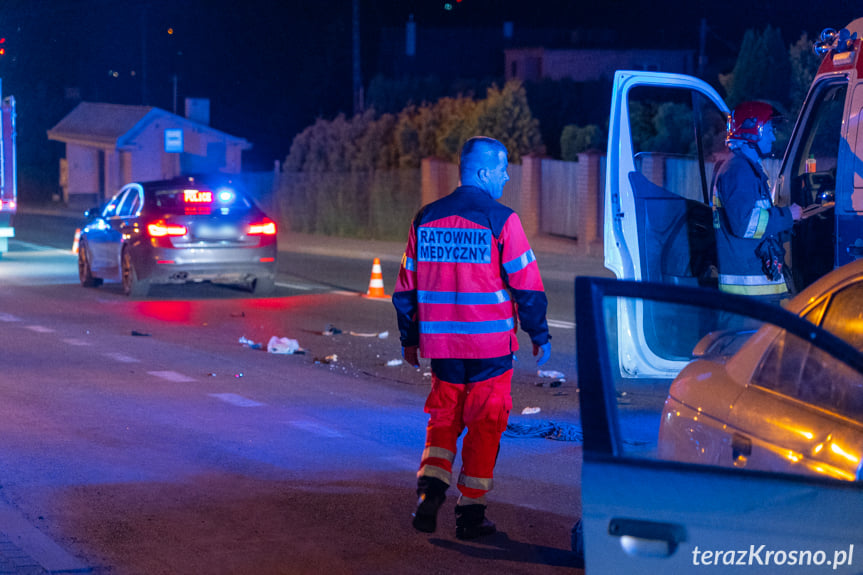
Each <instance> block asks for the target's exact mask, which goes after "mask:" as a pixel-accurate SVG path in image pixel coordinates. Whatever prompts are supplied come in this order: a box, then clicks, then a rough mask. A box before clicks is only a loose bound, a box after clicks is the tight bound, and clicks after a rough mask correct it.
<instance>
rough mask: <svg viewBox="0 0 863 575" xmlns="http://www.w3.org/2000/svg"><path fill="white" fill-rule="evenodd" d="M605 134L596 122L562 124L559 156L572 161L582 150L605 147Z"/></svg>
mask: <svg viewBox="0 0 863 575" xmlns="http://www.w3.org/2000/svg"><path fill="white" fill-rule="evenodd" d="M605 142H606V135H605V133H604V132H603V131H602V128H600V127H599V126H597V125H596V124H590V125H589V126H576V125H575V124H570V125H568V126H564V128H563V132H561V134H560V157H561V159H562V160H566V161H568V162H573V161H575V160H576V159H577V157H578V154H581V153H582V152H599V151H602V150H604V149H605Z"/></svg>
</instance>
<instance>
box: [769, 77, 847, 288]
mask: <svg viewBox="0 0 863 575" xmlns="http://www.w3.org/2000/svg"><path fill="white" fill-rule="evenodd" d="M855 106H856V107H857V109H858V112H859V108H860V107H861V106H863V89H861V88H860V87H858V88H857V89H856V90H855V91H854V94H853V96H852V93H851V90H850V89H849V79H848V76H847V74H844V73H840V74H833V75H829V76H826V77H824V78H821V79H820V80H818V81H816V82H815V83H814V84H813V86H812V88H811V89H810V90H809V95H808V97H807V99H806V102H805V103H804V105H803V109H802V111H801V113H800V117H799V120H798V122H797V124H796V126H795V128H794V132H793V134H792V137H791V140H790V143H789V146H788V150H787V152H786V154H785V158H784V161H783V164H782V169H781V172H780V173H779V176H778V179H777V186H776V194H777V198H778V201H779V203H781V204H790V203H792V202H793V203H796V204H798V205H800V206H802V207H803V209H804V217H803V218H802V219H801V220H800V221H799V222H797V223H796V224H795V226H794V233H793V234H792V235H791V238H790V242H791V257H792V260H791V271H792V276H793V281H794V287H795V288H796V289H797V290H798V291H799V290H802V289H803V288H805V287H806V286H808V285H809V284H811V283H812V282H814V281H815V280H816V279H818V278H819V277H821V276H823V275H824V274H825V273H827V272H829V271H831V270H832V269H834V268H835V267H839V266H840V265H842V264H845V263H848V262H850V261H852V260H854V259H855V258H856V257H859V256H861V255H863V239H860V240H859V241H858V238H863V217H861V215H863V199H861V197H860V194H858V193H854V186H855V185H859V186H863V184H860V182H861V181H863V179H860V178H859V177H855V176H854V172H855V169H859V163H860V160H859V159H858V158H857V157H856V156H855V154H854V153H853V152H852V151H851V148H850V146H849V144H850V143H851V142H850V141H849V138H850V140H855V139H856V132H857V126H858V124H859V121H858V113H856V112H853V110H854V107H855ZM849 115H850V116H851V117H852V118H853V122H847V121H845V118H848V117H849ZM851 124H853V126H851ZM861 149H863V148H861ZM855 165H856V166H857V168H855ZM837 234H838V235H837ZM858 251H859V253H858Z"/></svg>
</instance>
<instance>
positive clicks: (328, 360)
mask: <svg viewBox="0 0 863 575" xmlns="http://www.w3.org/2000/svg"><path fill="white" fill-rule="evenodd" d="M338 361H339V356H338V355H336V354H332V355H328V356H326V357H324V358H320V357H316V358H315V363H322V364H324V365H327V364H330V363H337V362H338Z"/></svg>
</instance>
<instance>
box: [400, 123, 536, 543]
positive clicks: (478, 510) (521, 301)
mask: <svg viewBox="0 0 863 575" xmlns="http://www.w3.org/2000/svg"><path fill="white" fill-rule="evenodd" d="M459 175H460V179H461V185H460V186H459V187H458V188H456V189H455V191H453V192H452V193H451V194H449V195H448V196H446V197H444V198H442V199H440V200H437V201H435V202H432V203H431V204H428V205H426V206H425V207H423V208H422V209H421V210H420V211H419V213H418V214H417V215H416V217H415V218H414V220H413V224H412V226H411V229H410V232H409V235H408V242H407V247H406V249H405V254H404V257H403V259H402V265H401V268H400V270H399V276H398V281H397V284H396V288H395V290H394V293H393V305H394V306H395V308H396V313H397V316H398V324H399V331H400V333H401V343H402V346H403V347H402V353H403V355H404V357H405V359H406V361H407V362H408V363H410V364H411V365H413V366H415V367H419V355H422V357H425V358H429V359H431V372H432V386H431V391H430V392H429V395H428V399H427V400H426V404H425V412H426V413H428V414H429V422H428V427H427V430H426V442H425V450H424V452H423V455H422V460H421V462H420V468H419V471H418V472H417V495H418V496H419V501H418V503H417V508H416V511H415V512H414V514H413V526H414V528H416V529H417V530H418V531H422V532H426V533H433V532H434V531H435V529H436V526H437V513H438V509H439V508H440V506H441V505H442V504H443V502H444V500H445V498H446V497H445V492H446V490H447V488H448V487H449V485H450V484H451V483H452V471H453V463H454V461H455V456H456V442H457V440H458V438H459V436H460V435H461V433H462V432H463V431H464V429H465V428H467V433H466V435H465V437H464V440H463V443H462V468H461V473H460V474H459V476H458V481H457V486H458V490H459V492H460V495H459V498H458V501H457V503H456V507H455V513H456V537H458V538H459V539H474V538H477V537H480V536H484V535H490V534H492V533H494V532H495V531H496V528H495V525H494V523H492V522H491V521H490V520H489V519H488V518H487V517H486V516H485V510H486V493H488V492H489V491H490V490H491V488H492V477H493V474H494V467H495V463H496V461H497V455H498V451H499V448H500V438H501V435H502V433H503V431H504V430H505V429H506V425H507V419H508V417H509V412H510V409H511V408H512V397H511V395H510V382H511V380H512V361H513V352H514V351H516V350H517V349H518V340H517V338H516V330H517V328H518V323H517V322H521V327H522V329H524V331H526V332H527V334H528V335H529V336H530V339H531V342H532V343H533V353H534V355H535V356H536V355H539V354H541V355H540V356H539V359H538V361H537V364H538V365H542V364H543V363H545V362H546V361H547V360H548V358H549V355H550V354H551V343H550V341H549V340H550V336H549V334H548V324H547V322H546V308H547V306H548V302H547V299H546V296H545V292H544V289H543V284H542V279H541V278H540V275H539V268H538V267H537V263H536V258H535V256H534V253H533V251H532V250H531V248H530V245H529V243H528V240H527V237H526V235H525V232H524V229H523V228H522V225H521V221H520V220H519V217H518V215H517V214H516V213H515V212H514V211H513V210H511V209H510V208H508V207H506V206H504V205H502V204H500V203H498V202H497V201H495V200H497V199H498V198H500V196H501V194H502V193H503V187H504V185H505V184H506V182H507V181H508V180H509V175H508V174H507V150H506V147H504V145H503V144H501V143H500V142H498V141H497V140H494V139H491V138H484V137H477V138H471V139H469V140H468V141H467V142H465V144H464V145H463V147H462V150H461V154H460V158H459Z"/></svg>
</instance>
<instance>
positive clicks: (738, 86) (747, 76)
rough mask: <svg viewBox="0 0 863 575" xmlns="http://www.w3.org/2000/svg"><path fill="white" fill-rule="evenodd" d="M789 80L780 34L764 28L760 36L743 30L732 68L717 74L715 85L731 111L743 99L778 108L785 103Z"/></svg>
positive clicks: (789, 67) (787, 61)
mask: <svg viewBox="0 0 863 575" xmlns="http://www.w3.org/2000/svg"><path fill="white" fill-rule="evenodd" d="M790 78H791V65H790V63H789V60H788V51H787V50H786V49H785V45H784V44H783V42H782V34H781V33H780V30H779V29H778V28H773V27H771V26H769V25H768V26H767V27H766V28H765V29H764V32H763V33H761V34H759V33H758V32H756V31H755V30H752V29H749V30H747V31H746V33H745V34H744V35H743V42H742V43H741V46H740V52H739V53H738V55H737V61H736V63H735V64H734V69H733V70H732V72H731V73H730V74H726V75H720V76H719V82H720V84H722V86H723V88H725V92H726V98H725V99H726V101H727V102H728V105H729V106H730V107H732V108H733V107H734V106H736V105H737V104H739V103H740V102H744V101H747V100H764V101H768V102H773V103H775V104H777V105H778V107H780V108H782V107H784V106H785V105H787V104H788V92H789V88H790Z"/></svg>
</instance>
